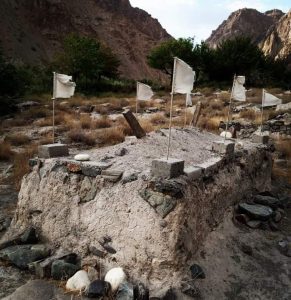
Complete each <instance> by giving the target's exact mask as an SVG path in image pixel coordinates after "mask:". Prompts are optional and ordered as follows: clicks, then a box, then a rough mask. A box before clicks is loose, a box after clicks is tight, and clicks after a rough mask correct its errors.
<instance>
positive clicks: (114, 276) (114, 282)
mask: <svg viewBox="0 0 291 300" xmlns="http://www.w3.org/2000/svg"><path fill="white" fill-rule="evenodd" d="M104 280H105V281H107V282H109V283H110V286H111V289H112V291H113V293H114V292H115V291H117V290H118V288H119V286H120V285H121V284H122V283H124V282H125V280H126V275H125V273H124V271H123V269H122V268H119V267H117V268H113V269H111V270H109V271H108V272H107V273H106V275H105V278H104Z"/></svg>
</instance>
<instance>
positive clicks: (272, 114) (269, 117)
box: [266, 109, 291, 120]
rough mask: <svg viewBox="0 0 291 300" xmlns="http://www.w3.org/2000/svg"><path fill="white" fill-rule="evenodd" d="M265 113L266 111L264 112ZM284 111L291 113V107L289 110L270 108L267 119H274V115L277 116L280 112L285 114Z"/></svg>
mask: <svg viewBox="0 0 291 300" xmlns="http://www.w3.org/2000/svg"><path fill="white" fill-rule="evenodd" d="M266 113H267V112H266ZM285 113H289V114H291V109H289V110H287V111H286V110H278V111H275V110H274V109H272V110H269V111H268V119H269V120H270V119H274V118H275V117H277V116H279V115H282V114H285Z"/></svg>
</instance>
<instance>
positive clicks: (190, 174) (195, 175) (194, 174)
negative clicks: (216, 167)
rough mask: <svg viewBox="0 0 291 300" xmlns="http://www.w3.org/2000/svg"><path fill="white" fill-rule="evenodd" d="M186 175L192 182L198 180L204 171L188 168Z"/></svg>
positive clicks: (197, 168)
mask: <svg viewBox="0 0 291 300" xmlns="http://www.w3.org/2000/svg"><path fill="white" fill-rule="evenodd" d="M184 173H185V174H186V175H187V176H188V177H189V178H190V179H192V180H196V179H198V178H200V177H201V176H202V169H201V168H199V167H187V168H185V169H184Z"/></svg>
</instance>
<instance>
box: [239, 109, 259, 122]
mask: <svg viewBox="0 0 291 300" xmlns="http://www.w3.org/2000/svg"><path fill="white" fill-rule="evenodd" d="M239 116H240V118H243V119H247V120H250V121H255V120H256V117H257V114H256V112H255V111H253V110H251V109H247V110H243V111H241V112H240V113H239Z"/></svg>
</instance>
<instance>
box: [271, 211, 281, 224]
mask: <svg viewBox="0 0 291 300" xmlns="http://www.w3.org/2000/svg"><path fill="white" fill-rule="evenodd" d="M273 220H274V222H276V223H279V222H280V221H281V220H282V214H281V213H280V212H279V211H275V214H274V216H273Z"/></svg>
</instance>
